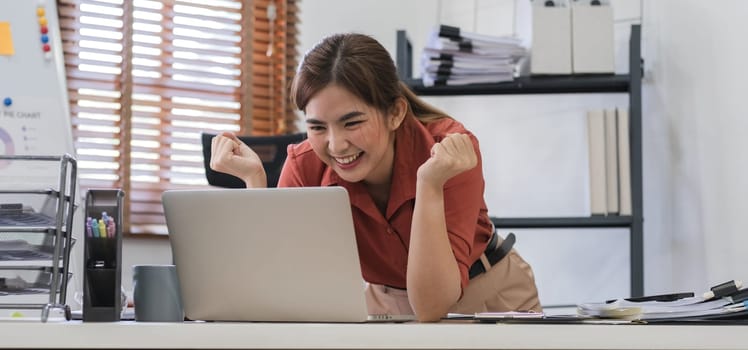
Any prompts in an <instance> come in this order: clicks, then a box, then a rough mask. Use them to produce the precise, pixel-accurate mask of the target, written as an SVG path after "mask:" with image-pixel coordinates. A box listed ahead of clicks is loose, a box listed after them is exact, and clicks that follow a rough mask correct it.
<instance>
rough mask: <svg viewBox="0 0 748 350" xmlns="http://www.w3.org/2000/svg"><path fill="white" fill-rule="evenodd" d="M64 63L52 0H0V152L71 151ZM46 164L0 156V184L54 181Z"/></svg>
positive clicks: (59, 152) (13, 184)
mask: <svg viewBox="0 0 748 350" xmlns="http://www.w3.org/2000/svg"><path fill="white" fill-rule="evenodd" d="M40 8H41V9H42V11H40V10H39V9H40ZM44 21H46V28H47V33H46V34H43V33H42V23H44ZM45 35H46V39H44V36H45ZM45 40H46V44H47V45H48V51H45V48H44V45H45V42H44V41H45ZM64 68H65V63H64V58H63V52H62V40H61V36H60V29H59V23H58V18H57V7H56V2H55V1H53V0H41V1H18V0H0V154H3V155H47V156H49V155H53V156H59V155H62V154H63V153H69V154H71V155H74V152H75V151H74V147H73V136H72V129H71V122H70V106H69V101H68V94H67V86H66V80H65V70H64ZM49 168H50V164H43V163H42V164H33V163H29V162H19V161H15V162H9V161H2V160H0V187H13V186H15V185H16V184H19V183H20V184H23V185H24V187H27V186H30V185H34V184H36V183H39V184H47V185H48V184H49V183H50V180H51V181H52V183H55V182H56V179H57V177H58V176H59V172H55V171H51V170H50V169H49ZM56 168H57V164H54V167H53V169H56Z"/></svg>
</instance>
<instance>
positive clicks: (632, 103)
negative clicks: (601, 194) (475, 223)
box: [396, 24, 644, 297]
mask: <svg viewBox="0 0 748 350" xmlns="http://www.w3.org/2000/svg"><path fill="white" fill-rule="evenodd" d="M412 62H413V48H412V46H411V44H410V41H409V40H408V38H407V35H406V33H405V31H402V30H399V31H397V47H396V63H397V67H398V75H399V76H400V79H401V80H402V81H403V82H405V83H406V84H407V85H408V86H409V87H410V88H411V90H413V92H415V93H416V94H418V95H422V96H457V95H463V96H467V95H511V94H514V95H520V94H576V93H627V94H628V95H629V118H630V120H629V123H630V125H629V130H630V132H629V137H630V140H629V144H630V147H631V149H630V156H631V162H630V163H631V200H632V208H631V209H632V211H631V213H632V214H631V215H630V216H618V215H608V216H590V217H551V218H496V217H492V218H491V220H492V221H493V223H494V225H495V226H496V227H497V228H610V227H623V228H628V229H629V233H630V235H629V236H630V259H631V260H630V264H631V296H633V297H636V296H642V295H644V240H643V226H644V219H643V216H642V106H641V79H642V69H643V66H642V59H641V26H640V25H638V24H636V25H632V26H631V38H630V39H629V74H616V75H613V74H610V75H571V76H547V77H546V76H532V77H521V78H518V79H515V80H514V81H511V82H502V83H494V84H471V85H463V86H446V85H443V86H429V87H426V86H424V85H423V83H422V81H421V80H420V79H414V78H413V68H412V67H413V66H412Z"/></svg>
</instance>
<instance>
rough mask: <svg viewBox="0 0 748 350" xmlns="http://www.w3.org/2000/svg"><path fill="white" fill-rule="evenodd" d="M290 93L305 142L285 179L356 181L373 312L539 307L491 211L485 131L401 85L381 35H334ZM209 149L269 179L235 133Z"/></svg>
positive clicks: (260, 179)
mask: <svg viewBox="0 0 748 350" xmlns="http://www.w3.org/2000/svg"><path fill="white" fill-rule="evenodd" d="M291 97H292V98H293V99H294V103H295V104H296V106H297V107H298V108H299V110H301V111H303V112H304V114H305V118H306V124H307V134H308V139H307V140H305V141H303V142H301V143H299V144H295V145H290V146H289V147H288V158H287V159H286V163H285V165H284V167H283V171H282V173H281V176H280V180H279V183H278V186H279V187H284V186H285V187H296V186H341V187H344V188H345V189H346V190H347V192H348V194H349V196H350V201H351V207H352V213H353V221H354V226H355V230H356V241H357V244H358V250H359V257H360V263H361V270H362V274H363V277H364V279H365V280H366V281H367V282H368V285H367V291H366V293H367V305H368V308H369V312H370V313H371V314H390V315H394V314H400V315H401V314H415V315H416V316H417V317H418V319H419V320H421V321H436V320H439V319H440V318H441V317H443V316H445V315H446V313H447V312H448V311H449V312H457V313H474V312H481V311H510V310H532V309H534V310H536V311H540V302H539V301H538V296H537V290H536V287H535V281H534V277H533V274H532V269H531V268H530V266H529V265H528V264H527V263H526V262H525V261H524V260H523V259H522V258H521V257H520V256H519V254H518V253H517V252H516V251H514V250H512V249H511V247H512V244H513V240H512V239H507V240H506V241H503V239H502V238H501V237H499V236H498V235H497V234H496V233H495V232H494V230H493V225H492V224H491V221H490V220H489V218H488V214H487V208H486V204H485V202H484V200H483V196H484V193H483V192H484V180H483V173H482V165H481V157H480V150H479V147H478V140H477V139H476V138H475V136H474V135H473V134H472V133H471V132H470V131H468V130H466V129H465V128H464V127H463V125H462V124H460V123H459V122H457V121H456V120H454V119H452V118H451V117H449V116H447V115H446V114H445V113H443V112H441V111H439V110H437V109H435V108H433V107H431V106H430V105H428V104H426V103H424V102H423V101H421V100H420V99H419V98H418V97H417V96H415V95H414V94H413V93H412V92H411V91H410V90H409V89H408V88H407V87H406V86H405V85H404V84H403V83H401V82H400V81H399V79H398V77H397V74H396V70H395V65H394V63H393V62H392V59H391V58H390V55H389V54H388V52H387V51H386V50H385V49H384V47H382V45H381V44H380V43H379V42H377V41H376V40H374V39H373V38H371V37H368V36H366V35H361V34H337V35H333V36H330V37H327V38H325V39H324V40H323V41H322V42H321V43H319V44H318V45H317V46H315V47H314V48H313V49H312V50H310V51H309V52H308V53H307V54H306V56H305V57H304V59H303V61H302V63H301V65H300V66H299V69H298V71H297V73H296V76H295V77H294V81H293V84H292V87H291ZM212 146H213V147H212V148H213V154H212V159H211V165H212V166H213V168H214V170H217V171H222V172H226V173H229V174H232V175H234V176H237V177H240V178H242V179H244V181H245V183H246V184H247V187H264V186H265V184H266V175H265V173H264V171H263V169H262V164H261V162H260V161H259V158H258V156H257V154H256V153H255V152H254V151H253V150H252V149H250V148H249V147H248V146H247V145H246V144H243V143H242V142H241V141H240V140H239V139H238V138H237V137H236V136H235V135H234V134H232V133H223V134H221V135H218V136H216V137H215V138H214V139H213V145H212ZM502 241H503V242H504V243H502ZM487 256H490V257H491V259H489V258H487Z"/></svg>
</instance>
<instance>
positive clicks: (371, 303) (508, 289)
mask: <svg viewBox="0 0 748 350" xmlns="http://www.w3.org/2000/svg"><path fill="white" fill-rule="evenodd" d="M481 260H482V261H483V262H484V265H486V266H487V264H488V262H487V261H486V259H485V256H481ZM366 304H367V307H368V311H369V314H389V315H412V314H414V312H413V309H412V308H411V307H410V302H409V301H408V292H407V291H406V290H403V289H397V288H392V287H388V286H384V285H381V284H371V283H369V284H367V286H366ZM519 310H533V311H542V307H541V305H540V300H539V299H538V290H537V287H536V286H535V276H534V274H533V272H532V268H531V267H530V265H529V264H528V263H527V262H525V260H524V259H522V257H521V256H520V255H519V254H517V252H516V251H515V250H514V249H512V250H511V252H509V254H507V256H505V257H504V258H503V259H501V260H500V261H499V262H498V263H496V265H494V266H490V267H489V268H488V269H486V272H484V273H482V274H480V275H478V276H476V277H474V278H473V279H471V280H470V281H469V282H468V285H467V287H465V289H464V290H463V293H462V298H460V300H458V301H457V303H456V304H455V305H453V306H452V307H451V308H450V309H449V312H451V313H460V314H472V313H476V312H487V311H493V312H500V311H519Z"/></svg>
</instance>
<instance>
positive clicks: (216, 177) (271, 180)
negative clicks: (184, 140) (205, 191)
mask: <svg viewBox="0 0 748 350" xmlns="http://www.w3.org/2000/svg"><path fill="white" fill-rule="evenodd" d="M214 136H216V134H209V133H203V134H202V145H203V166H204V167H205V177H206V178H207V179H208V183H209V184H210V185H213V186H219V187H229V188H244V187H246V185H245V184H244V181H242V180H241V179H239V178H238V177H235V176H232V175H229V174H226V173H222V172H218V171H215V170H213V169H211V168H210V155H211V141H212V139H213V137H214ZM239 139H240V140H242V142H244V143H246V144H247V146H249V147H250V148H252V150H253V151H255V153H257V155H258V156H260V159H262V165H263V167H264V168H265V173H266V174H267V176H268V187H276V186H278V178H280V172H281V169H282V168H283V163H285V161H286V156H287V155H288V154H287V147H288V145H290V144H292V143H299V142H301V141H303V140H304V139H306V133H296V134H284V135H272V136H239Z"/></svg>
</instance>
